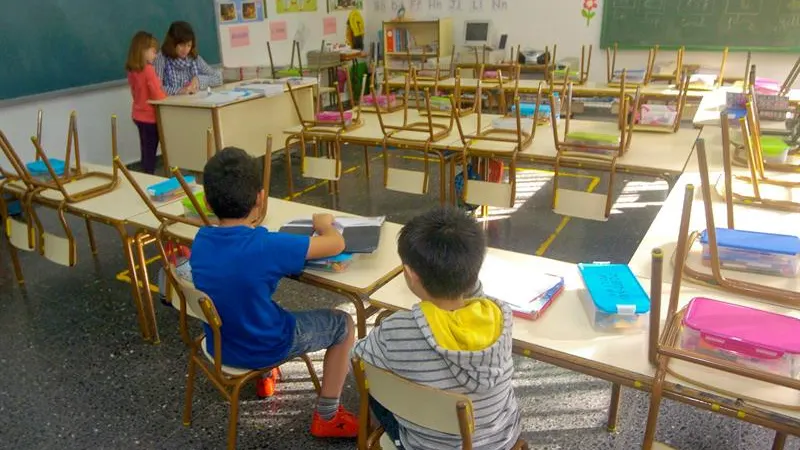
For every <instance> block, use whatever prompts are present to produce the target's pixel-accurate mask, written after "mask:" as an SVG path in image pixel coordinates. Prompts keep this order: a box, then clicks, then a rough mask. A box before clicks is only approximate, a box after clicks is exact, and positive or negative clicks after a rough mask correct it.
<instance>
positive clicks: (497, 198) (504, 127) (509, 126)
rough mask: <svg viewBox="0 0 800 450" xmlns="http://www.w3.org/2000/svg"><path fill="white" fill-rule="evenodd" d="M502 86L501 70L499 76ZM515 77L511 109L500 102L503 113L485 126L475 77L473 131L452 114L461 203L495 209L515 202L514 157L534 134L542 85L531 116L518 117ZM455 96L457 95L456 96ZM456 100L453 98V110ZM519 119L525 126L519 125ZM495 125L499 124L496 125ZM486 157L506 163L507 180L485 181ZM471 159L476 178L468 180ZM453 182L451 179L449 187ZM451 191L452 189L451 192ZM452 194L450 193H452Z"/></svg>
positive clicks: (528, 142)
mask: <svg viewBox="0 0 800 450" xmlns="http://www.w3.org/2000/svg"><path fill="white" fill-rule="evenodd" d="M499 79H500V86H501V88H502V83H503V82H502V79H503V75H502V73H501V74H500V76H499ZM518 84H519V78H516V79H515V89H514V90H513V99H514V111H513V112H508V108H506V107H505V102H502V103H503V109H504V110H505V114H503V116H502V117H500V118H498V119H496V122H493V123H492V124H491V125H490V126H488V127H486V126H484V125H483V121H482V116H483V113H482V98H483V96H482V81H481V80H478V86H477V91H476V94H475V98H476V111H477V112H476V114H477V123H476V126H475V130H474V131H472V132H470V131H465V130H464V126H463V125H462V123H461V118H460V117H459V116H458V115H456V125H457V128H458V133H459V136H460V137H461V142H462V144H463V146H464V149H463V151H462V153H461V173H462V174H463V177H464V188H463V190H462V198H461V200H462V201H463V202H464V203H465V204H471V205H477V206H482V207H485V206H494V207H498V208H512V207H514V206H515V203H516V186H517V177H516V175H517V160H518V156H519V153H520V152H522V151H524V150H525V149H526V148H528V147H529V146H530V145H531V144H532V143H533V140H534V138H535V136H536V128H537V125H538V122H539V119H540V113H539V107H540V105H541V99H542V89H543V86H542V84H539V90H538V91H537V94H536V102H535V105H534V111H533V116H532V117H531V118H525V119H523V118H522V108H520V101H519V91H518ZM456 98H457V97H456ZM456 102H457V100H453V109H455V108H456ZM523 122H524V123H525V125H523ZM498 125H499V126H498ZM489 159H495V160H500V161H502V162H503V163H504V164H505V163H507V165H508V182H507V183H506V182H504V181H503V180H502V179H501V180H499V181H496V182H493V181H489V180H488V162H489ZM472 162H477V163H478V164H477V166H478V167H479V169H478V171H479V179H471V177H470V176H469V167H470V164H471V163H472ZM451 165H452V167H451V170H450V172H451V173H453V174H454V173H455V170H454V169H455V168H454V165H455V159H454V160H452V161H451ZM454 187H455V181H454V180H451V189H453V188H454ZM451 192H453V191H451ZM453 193H454V192H453Z"/></svg>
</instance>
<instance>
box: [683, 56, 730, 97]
mask: <svg viewBox="0 0 800 450" xmlns="http://www.w3.org/2000/svg"><path fill="white" fill-rule="evenodd" d="M728 52H729V50H728V47H725V48H723V49H722V61H720V65H719V72H718V73H717V75H716V77H715V78H714V83H713V84H711V85H708V84H707V83H705V82H695V81H693V80H692V76H693V75H694V76H697V75H698V74H692V75H690V76H689V90H690V91H713V90H715V89H719V88H721V87H722V85H723V84H724V82H725V69H726V67H727V64H728ZM695 67H696V68H698V69H699V66H695Z"/></svg>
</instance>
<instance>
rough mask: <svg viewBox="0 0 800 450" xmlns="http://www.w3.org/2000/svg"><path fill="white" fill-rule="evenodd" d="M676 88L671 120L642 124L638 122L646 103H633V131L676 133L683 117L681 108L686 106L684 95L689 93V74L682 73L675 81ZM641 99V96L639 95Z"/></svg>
mask: <svg viewBox="0 0 800 450" xmlns="http://www.w3.org/2000/svg"><path fill="white" fill-rule="evenodd" d="M676 87H677V88H678V97H677V98H676V100H675V118H674V119H672V121H671V122H669V121H668V122H666V123H657V124H643V123H640V120H641V117H642V115H643V108H646V107H647V105H642V104H641V101H640V102H639V103H637V104H635V105H634V107H633V114H634V115H635V117H634V122H633V131H644V132H653V133H677V132H678V130H679V129H680V128H681V120H682V119H683V109H684V107H685V106H686V97H687V96H688V94H689V76H688V75H686V74H684V75H683V76H682V77H681V79H680V81H679V82H678V83H676ZM639 99H640V100H641V99H642V97H641V96H640V97H639Z"/></svg>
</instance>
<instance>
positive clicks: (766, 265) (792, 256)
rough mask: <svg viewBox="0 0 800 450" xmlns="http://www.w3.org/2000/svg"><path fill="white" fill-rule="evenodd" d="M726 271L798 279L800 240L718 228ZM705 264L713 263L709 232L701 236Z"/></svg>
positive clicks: (720, 257)
mask: <svg viewBox="0 0 800 450" xmlns="http://www.w3.org/2000/svg"><path fill="white" fill-rule="evenodd" d="M716 230H717V248H718V250H719V259H720V265H721V266H722V267H723V268H726V269H731V270H739V271H744V272H753V273H760V274H763V275H772V276H778V277H794V276H797V274H798V269H800V238H798V237H797V236H790V235H784V234H772V233H761V232H757V231H742V230H731V229H729V228H717V229H716ZM700 243H701V244H703V262H704V263H705V264H706V265H708V264H710V262H711V248H710V246H709V245H708V230H705V231H703V233H702V234H701V235H700Z"/></svg>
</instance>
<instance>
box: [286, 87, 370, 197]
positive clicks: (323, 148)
mask: <svg viewBox="0 0 800 450" xmlns="http://www.w3.org/2000/svg"><path fill="white" fill-rule="evenodd" d="M346 73H347V75H346V82H345V84H346V86H347V90H348V94H349V97H350V101H351V104H352V105H353V108H352V109H350V110H349V111H345V109H344V104H343V103H342V98H341V95H340V94H339V91H338V90H337V91H336V102H337V109H338V117H339V118H338V120H336V121H320V120H319V118H318V115H319V114H320V111H316V113H315V117H314V118H313V119H309V118H307V117H304V116H303V112H302V109H301V108H300V104H299V102H298V101H297V97H296V96H295V92H294V90H293V89H292V86H291V84H287V87H288V89H289V95H290V96H291V98H292V103H293V104H294V109H295V112H296V113H297V117H298V119H299V120H300V124H301V125H302V130H301V131H300V132H299V133H297V134H294V135H291V136H289V137H288V138H286V168H287V173H288V177H287V178H288V187H289V195H294V187H293V182H292V176H291V174H292V160H291V148H292V144H297V147H298V149H299V152H300V167H301V171H302V174H303V176H304V177H308V178H317V179H321V180H328V182H329V183H328V189H329V192H331V193H336V194H338V192H339V183H338V181H339V179H340V178H341V176H342V155H341V152H342V134H343V133H346V132H348V131H352V130H355V129H356V128H359V127H361V126H363V125H364V120H363V119H362V117H361V107H360V106H358V105H355V103H356V101H355V99H356V97H355V96H354V95H353V85H352V83H351V80H350V72H349V71H347V72H346ZM365 81H366V76H365V77H364V80H362V83H361V90H362V92H361V96H363V91H364V88H365V84H366V82H365ZM361 96H359V98H360V97H361ZM333 114H337V113H333ZM346 114H349V115H350V116H351V119H350V120H349V121H348V119H347V118H346V116H345V115H346ZM309 143H310V144H312V147H313V148H314V155H313V156H309V155H307V151H308V148H307V147H308V144H309ZM364 156H365V161H364V164H365V166H366V167H369V154H368V153H367V152H366V151H365V153H364ZM367 170H368V169H367Z"/></svg>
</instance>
